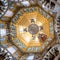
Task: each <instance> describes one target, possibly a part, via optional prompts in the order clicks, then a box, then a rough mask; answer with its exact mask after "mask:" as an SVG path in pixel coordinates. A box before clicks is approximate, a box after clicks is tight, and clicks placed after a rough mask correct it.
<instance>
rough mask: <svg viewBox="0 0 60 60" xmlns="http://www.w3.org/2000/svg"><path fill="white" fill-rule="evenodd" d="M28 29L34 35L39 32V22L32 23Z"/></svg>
mask: <svg viewBox="0 0 60 60" xmlns="http://www.w3.org/2000/svg"><path fill="white" fill-rule="evenodd" d="M28 31H29V33H30V34H32V35H34V34H37V33H38V31H39V27H38V25H37V24H31V25H29V27H28Z"/></svg>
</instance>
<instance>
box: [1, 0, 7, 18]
mask: <svg viewBox="0 0 60 60" xmlns="http://www.w3.org/2000/svg"><path fill="white" fill-rule="evenodd" d="M7 9H8V1H7V0H0V18H1V17H2V16H3V15H4V14H5V13H6V11H7Z"/></svg>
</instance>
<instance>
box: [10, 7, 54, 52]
mask: <svg viewBox="0 0 60 60" xmlns="http://www.w3.org/2000/svg"><path fill="white" fill-rule="evenodd" d="M53 21H54V18H53V17H52V16H51V15H49V14H48V13H46V12H45V11H44V10H42V9H41V8H40V7H39V6H36V7H26V8H22V9H20V10H19V11H18V13H17V14H16V15H15V17H14V18H13V19H12V21H11V23H10V30H11V31H10V32H11V34H10V35H11V39H12V42H13V43H14V44H15V45H16V46H18V48H20V49H22V51H24V52H42V51H43V50H44V49H45V48H46V47H47V46H49V44H50V43H51V42H52V41H54V26H53Z"/></svg>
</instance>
